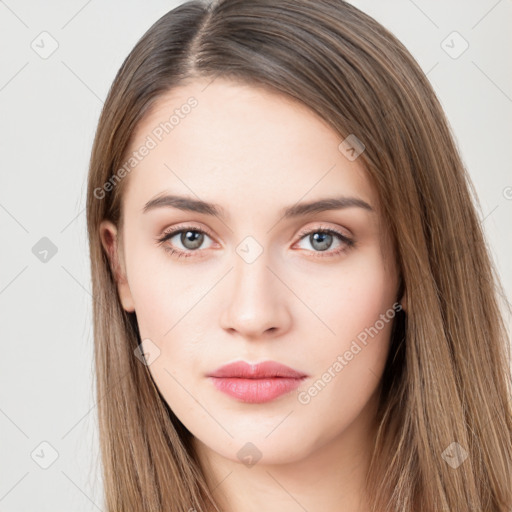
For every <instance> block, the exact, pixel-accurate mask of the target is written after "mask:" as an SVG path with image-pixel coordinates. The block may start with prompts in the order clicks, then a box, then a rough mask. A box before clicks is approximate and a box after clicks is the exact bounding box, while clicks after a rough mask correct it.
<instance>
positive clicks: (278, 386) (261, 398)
mask: <svg viewBox="0 0 512 512" xmlns="http://www.w3.org/2000/svg"><path fill="white" fill-rule="evenodd" d="M210 379H211V380H212V381H213V385H214V386H215V387H216V388H217V389H218V390H219V391H222V392H223V393H226V394H227V395H229V396H232V397H233V398H238V399H239V400H241V401H243V402H247V403H252V404H260V403H263V402H269V401H270V400H274V398H277V397H278V396H281V395H284V394H285V393H289V392H290V391H292V390H294V389H296V388H297V387H299V385H300V384H301V382H302V381H303V380H304V377H303V378H297V379H294V378H288V377H272V378H267V379H242V378H235V377H231V378H221V377H210Z"/></svg>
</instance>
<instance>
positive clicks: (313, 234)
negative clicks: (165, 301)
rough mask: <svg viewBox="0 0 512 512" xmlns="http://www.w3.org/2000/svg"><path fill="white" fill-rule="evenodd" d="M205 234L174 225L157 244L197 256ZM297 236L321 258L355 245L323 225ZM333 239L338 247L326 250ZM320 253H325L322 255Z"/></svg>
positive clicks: (167, 250) (174, 254)
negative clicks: (173, 240) (177, 245)
mask: <svg viewBox="0 0 512 512" xmlns="http://www.w3.org/2000/svg"><path fill="white" fill-rule="evenodd" d="M205 236H206V237H208V238H211V235H210V234H209V232H208V231H207V230H204V229H201V228H198V227H196V226H176V227H174V228H172V229H171V230H169V231H166V232H165V233H164V234H163V235H162V236H161V237H160V238H157V243H158V244H159V245H163V248H164V250H165V251H166V252H168V253H170V254H171V255H173V256H177V257H178V258H180V257H181V256H184V257H185V258H188V257H190V256H199V254H200V253H201V252H202V251H200V250H199V249H200V247H201V246H202V245H203V242H204V240H205ZM299 236H300V240H299V241H302V240H303V239H306V240H307V241H308V242H309V243H310V245H311V247H312V248H313V252H315V253H318V254H315V256H314V257H321V258H323V257H331V256H337V255H339V254H341V253H344V252H346V251H348V250H349V249H350V248H352V247H353V246H354V245H355V242H354V240H352V239H350V238H348V237H347V236H345V235H344V234H342V233H340V232H339V231H337V230H335V229H333V228H326V227H323V226H320V227H318V228H316V229H310V230H307V231H302V232H301V233H300V234H299ZM173 238H176V239H177V241H175V242H173V243H172V244H168V243H166V242H167V241H172V239H173ZM335 240H338V243H339V245H338V248H337V249H335V250H331V251H328V249H329V248H330V247H331V246H332V245H333V241H335ZM176 243H179V244H181V246H182V248H179V247H178V248H176V245H175V244H176ZM194 253H198V254H194ZM321 253H326V254H325V255H324V254H321ZM199 257H202V256H199Z"/></svg>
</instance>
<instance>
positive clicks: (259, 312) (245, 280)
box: [222, 237, 289, 336]
mask: <svg viewBox="0 0 512 512" xmlns="http://www.w3.org/2000/svg"><path fill="white" fill-rule="evenodd" d="M235 251H236V254H235V255H234V263H233V266H234V268H233V272H232V275H233V279H232V284H231V288H230V291H229V300H228V301H227V306H226V310H225V311H224V312H223V318H222V324H223V327H224V328H230V329H235V330H237V331H239V332H240V333H241V334H245V335H247V336H258V335H262V334H263V333H264V332H265V331H267V330H269V329H272V328H273V329H274V330H275V329H276V328H279V329H282V328H283V327H284V325H285V324H286V322H287V321H288V316H289V315H288V313H287V305H286V304H284V302H283V298H284V296H283V293H282V292H283V290H280V289H279V287H280V286H281V287H282V286H283V285H282V284H281V283H280V282H279V279H277V278H276V277H275V275H274V274H273V272H272V271H271V270H269V268H268V267H270V268H272V267H273V264H272V262H271V261H270V258H269V252H268V251H266V250H264V248H263V246H261V244H259V243H258V242H257V241H256V240H255V239H254V238H252V237H246V238H245V239H244V240H243V241H242V242H241V243H240V244H239V245H238V246H237V247H236V250H235Z"/></svg>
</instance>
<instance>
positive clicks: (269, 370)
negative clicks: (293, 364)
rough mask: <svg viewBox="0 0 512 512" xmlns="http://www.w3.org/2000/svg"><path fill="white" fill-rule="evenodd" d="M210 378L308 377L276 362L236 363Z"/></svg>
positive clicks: (215, 372)
mask: <svg viewBox="0 0 512 512" xmlns="http://www.w3.org/2000/svg"><path fill="white" fill-rule="evenodd" d="M208 377H239V378H246V379H263V378H271V377H288V378H293V379H300V378H303V377H307V375H306V374H305V373H302V372H299V371H297V370H294V369H293V368H290V367H289V366H285V365H284V364H281V363H278V362H276V361H263V362H261V363H247V362H246V361H236V362H234V363H229V364H226V365H224V366H221V367H219V368H217V369H216V370H215V371H214V372H213V373H210V374H208Z"/></svg>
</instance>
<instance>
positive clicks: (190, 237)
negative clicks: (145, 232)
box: [157, 226, 210, 258]
mask: <svg viewBox="0 0 512 512" xmlns="http://www.w3.org/2000/svg"><path fill="white" fill-rule="evenodd" d="M178 235H179V236H178ZM205 236H207V237H208V238H210V236H209V234H208V232H207V231H206V230H203V229H200V228H197V227H195V226H176V227H175V228H173V229H172V230H169V231H166V232H165V233H164V234H163V235H162V237H160V238H158V239H157V242H158V243H159V244H161V245H163V248H164V250H165V251H166V252H169V253H171V255H177V257H178V258H180V257H181V256H184V257H185V258H188V257H189V256H194V252H200V251H198V249H199V248H200V247H201V245H202V244H203V242H204V239H205ZM173 238H176V239H177V242H179V243H180V244H181V246H182V247H183V248H179V247H178V249H176V248H175V244H176V243H177V242H176V241H175V242H174V243H172V244H166V243H165V242H167V241H168V240H169V241H171V240H172V239H173Z"/></svg>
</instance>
